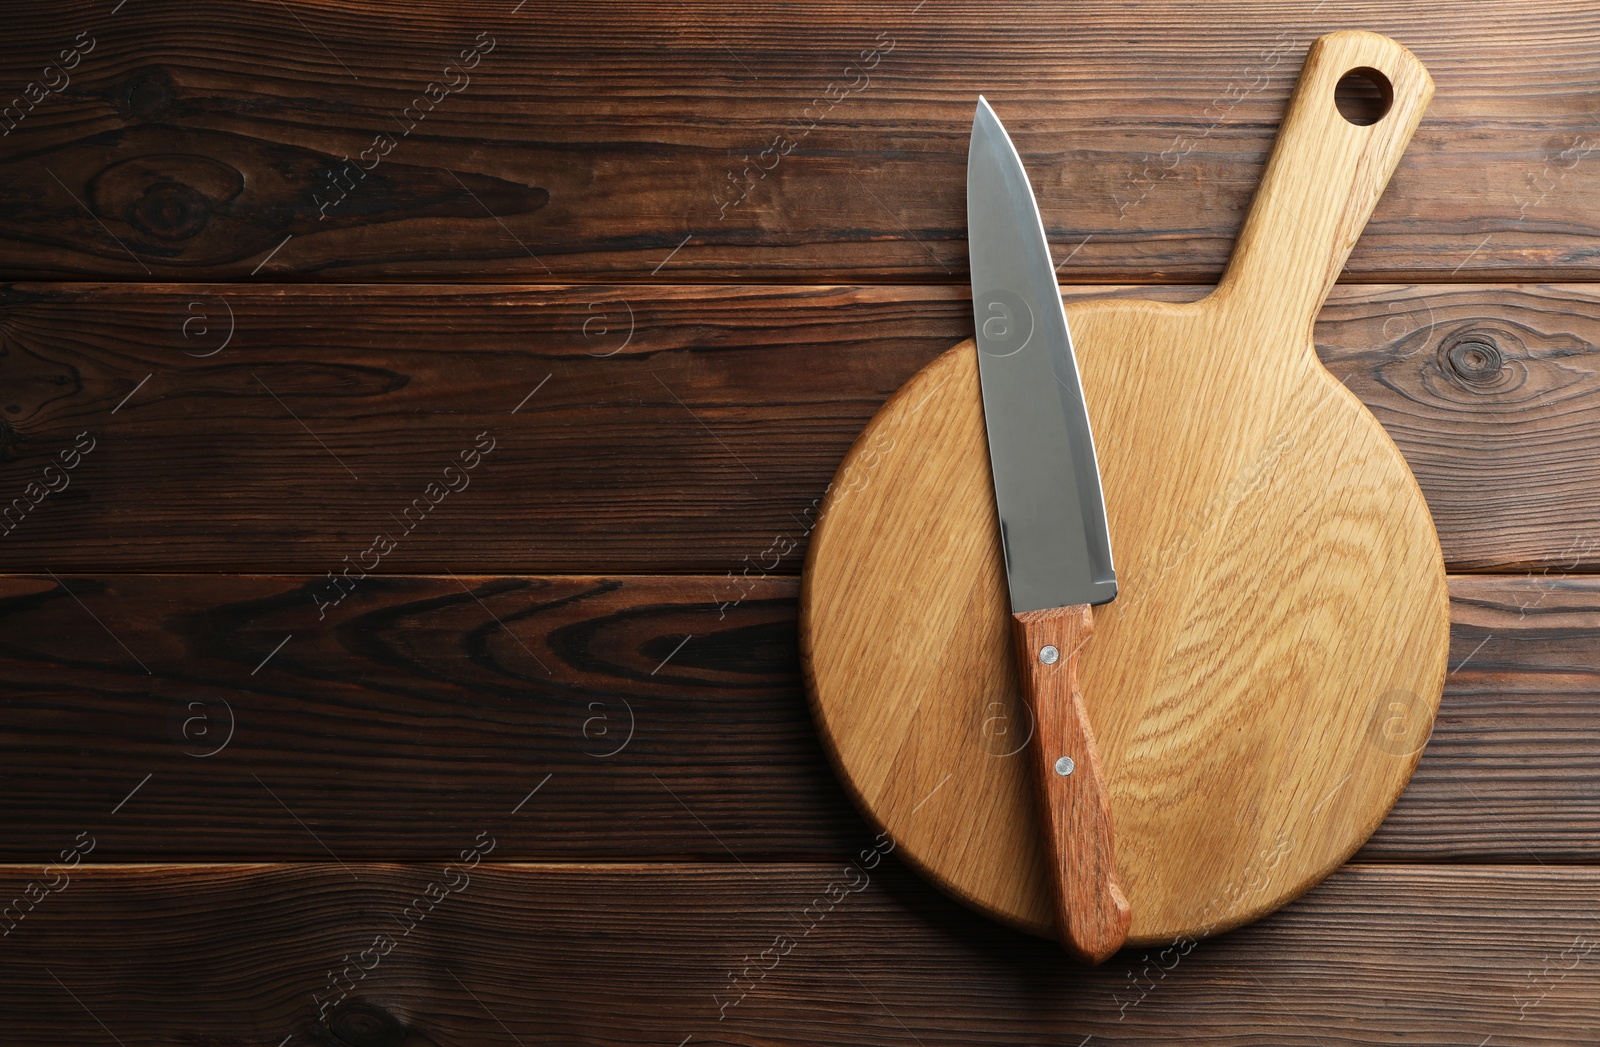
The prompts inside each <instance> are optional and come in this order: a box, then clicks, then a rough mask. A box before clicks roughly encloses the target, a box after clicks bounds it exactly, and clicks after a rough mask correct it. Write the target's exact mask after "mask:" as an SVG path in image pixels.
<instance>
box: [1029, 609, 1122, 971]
mask: <svg viewBox="0 0 1600 1047" xmlns="http://www.w3.org/2000/svg"><path fill="white" fill-rule="evenodd" d="M1093 635H1094V611H1093V610H1092V609H1091V608H1090V607H1089V605H1088V604H1083V605H1080V606H1076V607H1056V608H1049V609H1046V610H1042V611H1025V612H1023V613H1021V614H1014V615H1012V616H1011V646H1012V651H1013V652H1014V655H1015V658H1016V665H1017V677H1018V683H1019V684H1020V686H1021V697H1022V702H1023V704H1025V705H1026V706H1027V709H1028V713H1029V715H1030V716H1031V717H1032V719H1033V723H1034V732H1033V739H1032V741H1031V742H1030V743H1029V744H1028V749H1029V756H1030V758H1031V760H1032V763H1033V770H1032V771H1031V772H1030V774H1029V777H1031V778H1032V779H1033V793H1034V801H1035V807H1036V808H1037V810H1036V812H1035V818H1036V819H1037V824H1038V826H1039V829H1040V830H1041V846H1042V847H1043V849H1044V854H1045V864H1046V867H1047V868H1048V870H1049V871H1048V873H1047V879H1048V880H1049V888H1050V897H1051V900H1052V903H1053V905H1052V909H1053V917H1054V920H1053V922H1054V925H1055V931H1056V940H1057V941H1059V942H1061V943H1062V944H1063V945H1064V946H1066V948H1067V951H1068V952H1069V953H1071V954H1072V955H1073V957H1074V958H1076V959H1078V960H1081V961H1083V962H1085V963H1091V964H1094V963H1103V962H1105V960H1106V959H1107V958H1108V957H1110V956H1111V954H1112V953H1114V952H1116V951H1117V950H1118V949H1120V948H1122V945H1123V943H1124V942H1125V941H1126V940H1127V938H1128V921H1129V920H1130V919H1131V918H1132V913H1131V912H1129V910H1128V899H1127V898H1125V897H1123V894H1122V888H1121V887H1119V886H1117V867H1116V842H1115V827H1114V826H1113V825H1112V824H1111V801H1110V800H1109V799H1108V798H1107V796H1106V785H1105V777H1104V775H1103V774H1102V773H1101V770H1100V750H1099V748H1098V746H1096V745H1095V740H1094V727H1093V725H1092V724H1090V723H1089V714H1088V712H1087V711H1086V710H1085V708H1084V703H1083V694H1082V693H1081V692H1080V691H1079V689H1078V656H1079V654H1080V653H1081V652H1082V650H1083V648H1084V646H1085V645H1086V644H1087V643H1088V642H1089V640H1090V638H1091V637H1092V636H1093ZM1045 651H1049V652H1050V656H1049V658H1048V659H1047V658H1045V656H1044V652H1045ZM1062 758H1065V759H1067V760H1069V761H1070V763H1069V764H1068V765H1067V767H1066V770H1065V772H1064V773H1063V771H1062V770H1061V769H1060V768H1059V767H1058V762H1059V761H1060V760H1061V759H1062Z"/></svg>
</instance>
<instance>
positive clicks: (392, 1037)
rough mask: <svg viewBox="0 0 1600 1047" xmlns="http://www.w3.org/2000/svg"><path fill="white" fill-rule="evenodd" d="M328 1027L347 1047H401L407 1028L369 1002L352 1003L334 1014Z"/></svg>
mask: <svg viewBox="0 0 1600 1047" xmlns="http://www.w3.org/2000/svg"><path fill="white" fill-rule="evenodd" d="M328 1028H329V1029H330V1030H331V1031H332V1032H333V1035H334V1036H336V1037H338V1039H339V1042H340V1043H344V1044H349V1045H350V1047H400V1044H402V1043H404V1042H405V1039H406V1027H405V1026H404V1025H402V1024H401V1023H400V1021H399V1019H397V1018H395V1016H394V1015H392V1014H390V1013H389V1012H388V1011H385V1010H383V1009H381V1008H378V1007H374V1006H373V1005H372V1004H370V1003H363V1002H360V1001H355V1002H352V1003H347V1004H345V1005H344V1006H342V1007H340V1008H339V1009H338V1010H336V1011H334V1012H333V1016H332V1017H331V1018H330V1019H329V1021H328Z"/></svg>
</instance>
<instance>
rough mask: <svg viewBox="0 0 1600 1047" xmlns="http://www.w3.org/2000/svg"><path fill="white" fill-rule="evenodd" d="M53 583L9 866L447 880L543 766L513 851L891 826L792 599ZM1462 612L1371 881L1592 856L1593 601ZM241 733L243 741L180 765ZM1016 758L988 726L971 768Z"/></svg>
mask: <svg viewBox="0 0 1600 1047" xmlns="http://www.w3.org/2000/svg"><path fill="white" fill-rule="evenodd" d="M62 580H63V582H65V583H66V585H68V586H70V588H71V591H72V593H73V595H75V596H76V597H77V598H78V599H79V600H82V604H81V605H80V604H79V603H78V602H77V600H74V599H72V598H71V597H69V596H67V595H66V594H65V592H64V591H63V590H62V589H60V588H58V587H57V586H56V583H54V582H53V581H52V580H51V579H50V578H49V577H48V576H40V577H38V578H32V579H30V578H11V579H7V580H6V581H5V583H4V587H3V590H0V591H3V592H4V594H5V595H4V599H3V602H0V613H3V617H0V637H3V643H0V678H3V679H4V680H5V681H6V683H5V686H4V689H3V691H0V698H3V700H0V728H3V733H4V736H5V738H6V739H7V743H6V746H5V748H4V751H3V754H0V756H3V758H0V767H3V768H4V773H3V775H0V810H4V811H5V824H6V831H5V833H4V834H3V836H0V858H4V859H5V860H9V861H36V860H41V859H42V857H43V856H47V855H52V854H55V853H56V852H57V851H59V850H60V849H61V848H62V847H63V846H66V845H67V844H70V842H71V841H72V839H73V837H74V835H75V834H76V833H78V832H79V831H83V830H87V831H90V832H92V833H93V834H94V835H95V837H96V838H97V839H98V840H99V841H100V846H99V848H98V849H97V850H96V851H95V852H94V854H93V855H92V856H91V860H97V861H98V860H106V861H136V860H158V861H170V860H183V859H220V860H241V859H259V858H263V857H281V858H298V859H304V860H309V861H325V860H328V852H327V851H325V850H324V849H323V848H322V846H321V845H320V844H319V843H318V839H321V840H322V841H323V842H325V843H327V844H328V845H329V846H330V847H332V849H333V850H334V851H335V852H336V853H338V854H339V856H340V857H342V858H344V859H346V860H348V861H355V860H359V859H373V858H415V859H420V858H445V857H449V856H451V855H454V854H455V853H456V851H457V850H458V849H459V847H460V842H459V841H460V839H461V836H462V834H463V833H468V834H470V833H471V832H475V831H477V828H478V827H481V825H483V824H485V823H486V822H487V821H488V820H489V819H495V818H499V817H501V816H503V815H505V814H506V813H507V812H508V811H509V810H510V809H511V808H512V807H514V806H515V805H516V804H518V803H519V802H521V801H522V800H523V799H524V798H526V797H527V796H528V793H529V792H530V790H532V789H533V788H534V786H536V785H538V784H539V782H540V781H541V780H542V779H543V778H544V776H545V775H546V774H552V775H554V776H553V777H552V778H551V779H550V780H549V781H548V782H547V783H546V784H544V785H543V786H542V787H541V788H540V789H539V792H538V793H537V794H536V795H534V796H533V798H532V799H531V800H528V802H527V803H525V804H523V806H522V807H521V809H520V810H519V811H518V813H517V815H516V817H515V818H514V819H512V820H511V823H510V825H509V826H507V828H506V829H505V831H504V832H503V833H502V834H501V835H500V839H501V841H502V846H503V847H504V848H505V850H504V852H503V853H504V854H505V855H506V856H508V857H513V858H546V859H558V860H570V859H582V858H603V859H609V860H616V859H621V858H627V857H647V858H664V857H673V856H691V857H698V858H703V859H706V860H710V861H732V860H733V859H732V858H731V857H730V856H729V850H730V849H731V850H732V851H733V852H734V853H735V854H737V855H739V856H741V857H742V858H745V859H755V858H761V857H764V856H765V857H777V858H815V857H820V856H828V855H837V854H843V853H846V852H848V850H849V848H850V846H851V845H852V843H853V841H855V840H857V839H859V838H860V837H861V836H862V835H863V834H865V833H869V832H870V831H871V830H869V829H867V828H866V825H865V824H864V823H863V822H862V821H861V819H860V818H859V817H858V815H857V814H856V813H855V811H854V810H853V809H852V805H851V803H850V801H849V800H848V799H847V798H846V796H845V794H844V793H843V791H842V790H841V789H840V788H839V786H838V784H837V782H836V780H835V778H834V774H833V770H832V768H831V767H829V766H828V764H827V762H826V758H825V756H824V754H823V752H822V749H821V747H820V746H819V745H818V743H817V741H816V731H815V728H814V727H813V725H812V722H811V716H810V713H809V711H808V710H807V708H806V704H805V698H804V695H803V691H802V689H801V682H800V677H799V664H798V660H797V656H796V652H795V647H794V644H795V629H796V614H797V608H796V597H797V591H798V581H797V579H794V578H774V579H769V580H766V581H763V582H761V583H759V585H756V584H749V585H748V586H747V589H746V598H745V599H744V600H743V601H741V602H740V603H738V604H736V605H734V606H730V607H725V604H726V602H727V597H725V596H723V595H721V594H709V593H708V591H707V590H708V589H712V588H714V587H715V586H716V585H717V583H718V579H716V578H713V577H709V576H698V577H697V576H688V577H658V578H627V579H603V578H602V579H595V578H507V579H494V580H488V579H482V578H476V577H470V576H469V577H465V578H463V579H462V581H464V582H466V583H467V585H468V586H469V587H470V588H471V589H472V591H473V592H475V593H476V594H477V596H478V598H479V599H481V600H482V601H483V605H481V606H480V605H478V604H477V603H476V602H475V601H474V600H472V599H471V598H469V597H468V596H467V595H466V593H465V592H464V591H463V590H462V588H461V587H460V586H459V585H457V584H456V583H454V582H451V581H450V580H449V579H448V578H435V579H427V578H411V577H391V578H372V579H369V581H368V582H367V583H364V587H363V588H362V589H361V590H359V591H358V592H357V594H356V595H354V596H352V597H351V598H350V599H349V600H348V601H346V602H345V603H344V604H343V605H341V606H340V607H339V608H338V609H336V610H335V611H333V612H332V613H331V614H330V616H329V617H328V618H327V619H326V620H325V621H318V619H317V612H316V608H315V606H314V605H313V603H312V601H311V599H310V597H309V596H308V594H307V591H306V588H307V585H308V584H309V582H310V580H308V579H304V578H282V577H237V576H216V577H212V576H196V575H184V576H170V575H166V576H133V577H128V576H121V577H83V576H67V577H65V578H63V579H62ZM1451 589H1452V592H1453V594H1454V601H1453V603H1452V613H1453V615H1454V617H1455V626H1454V629H1453V632H1452V637H1451V652H1450V665H1451V668H1452V670H1453V671H1452V673H1451V675H1450V676H1449V678H1448V682H1447V686H1446V689H1445V696H1444V699H1443V701H1442V702H1441V704H1440V709H1439V717H1438V721H1437V723H1436V725H1435V728H1434V731H1433V736H1432V740H1431V741H1429V742H1428V746H1427V748H1426V749H1425V750H1424V753H1423V758H1422V761H1421V762H1420V763H1419V764H1418V766H1417V771H1416V774H1415V775H1414V776H1413V778H1412V781H1411V784H1410V786H1409V787H1408V788H1407V790H1406V792H1405V793H1403V794H1402V795H1401V798H1400V801H1399V802H1398V803H1397V804H1396V805H1395V807H1394V808H1393V810H1391V811H1390V813H1389V817H1388V819H1387V820H1386V821H1385V822H1384V824H1383V825H1382V826H1381V827H1380V828H1379V829H1378V832H1377V833H1376V835H1374V836H1373V838H1372V839H1371V840H1370V841H1368V843H1367V845H1366V847H1364V848H1363V849H1362V851H1361V852H1360V855H1359V858H1360V859H1361V860H1369V861H1453V862H1462V861H1488V862H1510V863H1526V864H1538V863H1547V864H1552V865H1553V864H1556V863H1567V862H1594V861H1597V860H1600V793H1597V792H1596V790H1595V788H1594V785H1593V783H1594V782H1595V781H1596V780H1597V778H1600V742H1597V741H1596V738H1600V711H1597V709H1596V707H1595V704H1594V702H1593V700H1592V696H1593V694H1594V693H1595V692H1596V691H1597V690H1600V643H1597V642H1596V639H1597V637H1600V579H1596V578H1593V577H1590V576H1578V577H1566V576H1561V575H1557V574H1545V573H1542V572H1534V573H1531V574H1529V575H1526V576H1521V577H1501V576H1458V577H1455V578H1452V579H1451ZM491 612H492V614H493V615H494V616H495V617H498V619H499V620H500V622H501V623H504V624H503V626H502V625H497V624H496V622H495V621H494V619H493V618H491V617H490V615H491ZM97 620H98V622H99V623H100V624H97ZM101 624H103V625H104V626H105V629H102V628H101ZM106 630H109V631H110V633H112V634H114V635H115V637H116V638H117V639H116V640H113V639H112V637H111V636H109V635H107V632H106ZM288 634H293V637H294V638H293V639H292V640H290V641H289V642H288V643H287V644H286V645H285V646H284V647H283V648H282V649H281V650H278V651H277V653H276V654H273V656H272V657H271V658H270V659H267V656H268V655H269V654H272V652H273V649H274V648H275V647H276V645H277V644H278V643H279V642H281V641H282V640H283V638H284V636H285V635H288ZM686 635H688V636H691V637H692V638H691V639H690V640H689V641H688V642H687V643H684V637H685V636H686ZM118 641H120V644H126V645H127V650H123V648H122V647H121V646H120V644H119V643H118ZM680 643H683V647H682V648H681V649H678V650H677V651H676V653H673V652H674V649H675V648H678V645H679V644H680ZM523 645H526V647H527V649H526V650H524V648H523ZM129 652H132V653H133V654H136V655H137V656H138V658H139V659H140V660H141V661H143V662H144V664H145V665H146V666H148V667H149V669H150V670H151V672H150V673H148V674H147V673H145V672H144V671H143V670H142V669H140V667H139V666H138V665H137V664H136V663H135V662H134V661H133V659H132V657H131V656H130V653H129ZM534 653H537V655H538V657H539V658H540V659H543V660H544V662H545V664H546V665H547V666H548V667H549V668H550V670H551V675H546V674H545V673H544V672H543V671H542V670H541V669H540V668H539V666H538V665H537V664H536V663H534V662H533V661H532V655H533V654H534ZM669 655H670V656H671V657H670V659H669V658H668V656H669ZM263 659H267V660H266V663H265V665H262V661H263ZM663 660H666V664H665V665H662V662H663ZM258 667H259V669H258ZM652 672H654V675H651V673H652ZM192 703H198V705H196V704H192ZM224 703H226V704H224ZM1381 712H1382V714H1383V715H1382V716H1381V717H1379V718H1377V719H1376V720H1375V722H1374V724H1373V726H1372V732H1373V733H1372V736H1371V738H1372V744H1374V745H1375V746H1379V747H1382V748H1384V749H1385V751H1394V752H1399V753H1404V752H1409V751H1410V750H1411V749H1414V748H1415V747H1416V746H1418V745H1420V744H1421V743H1422V742H1423V741H1424V739H1425V738H1426V734H1425V731H1426V721H1425V719H1423V718H1422V717H1421V715H1420V713H1419V711H1418V710H1415V709H1413V708H1412V707H1410V706H1404V707H1402V708H1401V709H1399V710H1395V709H1389V708H1385V709H1383V710H1381ZM230 713H231V714H232V715H233V716H234V722H235V724H236V727H235V730H234V732H233V734H232V735H231V736H228V737H231V740H230V741H229V742H228V744H227V747H226V749H224V750H223V751H221V752H219V753H217V754H216V755H215V756H211V757H202V756H192V755H189V754H190V753H204V752H207V751H209V750H210V749H212V748H213V747H215V746H216V745H217V744H218V743H219V742H220V741H221V740H222V739H223V738H224V737H225V736H226V731H227V727H228V723H229V715H230ZM630 713H631V715H632V717H633V722H634V724H635V725H636V726H635V728H634V733H633V734H632V736H631V740H629V741H628V744H627V746H626V748H624V749H623V750H621V751H620V752H618V753H617V754H616V755H614V756H609V757H606V756H604V754H605V753H607V752H610V751H611V750H612V749H613V748H614V747H615V746H617V745H618V744H621V743H622V742H623V741H624V740H627V739H629V737H630V736H629V735H628V733H627V729H628V723H629V718H630ZM1024 737H1025V731H1024V730H1023V725H1019V724H1017V723H1016V722H1015V721H1014V720H1012V719H1010V718H1008V717H1005V716H989V717H986V718H985V719H984V721H983V722H981V723H975V724H973V725H972V729H971V731H970V732H969V733H967V734H966V735H964V736H963V737H962V738H961V739H960V744H961V745H962V746H966V747H976V748H979V749H981V750H982V751H983V752H984V753H985V754H990V753H992V754H996V755H997V756H998V754H1002V753H1004V752H1006V751H1008V750H1009V749H1011V748H1013V747H1014V746H1015V745H1016V743H1017V742H1019V741H1021V740H1022V739H1023V738H1024ZM596 754H598V755H596ZM146 775H150V776H151V777H150V779H149V781H148V782H146V783H145V784H144V785H143V786H142V787H141V788H139V789H138V791H137V793H134V794H133V796H132V798H131V799H128V800H127V802H126V803H122V801H123V800H124V799H125V798H127V797H128V796H129V794H130V793H131V792H133V790H134V787H135V786H137V785H139V783H140V782H141V781H143V780H144V779H145V776H146ZM252 775H255V776H256V777H259V778H260V779H261V782H262V783H267V784H268V785H270V788H271V789H272V792H273V793H275V794H276V796H277V797H278V798H279V799H281V800H282V801H283V802H282V805H280V804H278V803H277V802H276V801H275V800H274V799H273V797H272V795H271V794H269V793H267V792H266V791H265V789H264V788H263V786H262V784H260V783H258V782H257V781H256V780H255V778H253V777H252ZM652 775H654V777H652ZM657 778H659V779H660V781H659V782H658V781H657V780H656V779H657ZM949 787H950V786H949V785H948V784H947V785H946V786H945V788H949ZM667 788H670V789H671V790H672V792H671V793H670V794H669V793H668V792H667ZM673 794H675V796H674V795H673ZM679 801H681V803H680V802H679ZM119 804H121V806H120V808H119V807H118V805H119ZM285 807H287V808H288V810H287V811H286V810H285V809H284V808H285ZM113 809H116V811H117V813H116V814H115V815H114V816H113V815H112V814H111V811H112V810H113ZM291 812H292V813H291ZM297 819H298V821H297ZM301 821H303V822H304V823H305V825H304V826H302V825H301V824H300V822H301ZM496 824H498V823H496ZM307 828H309V829H310V830H311V832H308V831H307ZM312 833H314V834H315V835H312ZM713 834H714V835H713ZM719 841H720V842H719ZM724 845H726V849H725V847H724Z"/></svg>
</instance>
